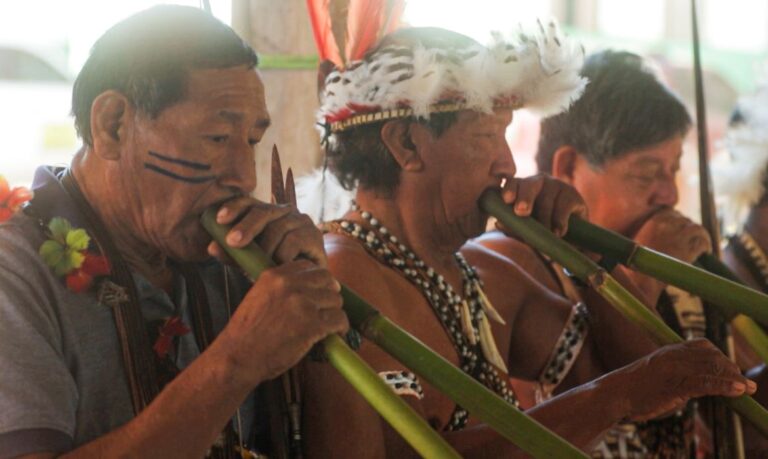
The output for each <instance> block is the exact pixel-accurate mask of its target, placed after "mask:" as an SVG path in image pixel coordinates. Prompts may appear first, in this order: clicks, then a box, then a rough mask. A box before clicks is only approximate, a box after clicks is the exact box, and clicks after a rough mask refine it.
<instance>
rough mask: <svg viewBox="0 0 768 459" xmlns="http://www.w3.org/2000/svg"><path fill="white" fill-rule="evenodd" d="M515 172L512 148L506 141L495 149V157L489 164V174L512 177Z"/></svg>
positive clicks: (501, 177) (498, 176) (497, 176)
mask: <svg viewBox="0 0 768 459" xmlns="http://www.w3.org/2000/svg"><path fill="white" fill-rule="evenodd" d="M516 173H517V166H516V165H515V159H514V158H513V157H512V149H510V148H509V144H507V142H506V141H505V142H503V145H502V146H501V147H500V148H499V149H498V150H497V152H496V158H495V160H494V162H493V164H492V165H491V174H493V176H494V177H496V178H498V179H504V178H512V177H514V176H515V174H516Z"/></svg>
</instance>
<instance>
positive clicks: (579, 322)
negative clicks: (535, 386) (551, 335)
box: [536, 303, 589, 403]
mask: <svg viewBox="0 0 768 459" xmlns="http://www.w3.org/2000/svg"><path fill="white" fill-rule="evenodd" d="M588 322H589V312H588V311H587V308H586V306H584V303H576V304H575V305H573V308H572V309H571V315H570V316H569V317H568V320H567V321H566V323H565V327H564V328H563V332H562V333H561V334H560V337H559V338H558V339H557V343H556V344H555V349H554V351H553V352H552V355H551V356H550V357H549V360H548V361H547V364H546V365H544V370H542V372H541V376H539V384H540V385H541V388H540V390H539V391H537V394H536V398H537V399H538V400H537V403H538V402H540V401H543V400H547V399H548V398H550V397H551V396H552V392H554V390H555V388H557V386H558V385H559V384H560V383H561V382H562V381H563V379H564V378H565V375H567V374H568V372H569V371H571V367H572V366H573V363H574V362H575V361H576V358H577V357H578V356H579V353H580V352H581V348H582V347H583V346H584V341H585V340H586V338H587V331H588Z"/></svg>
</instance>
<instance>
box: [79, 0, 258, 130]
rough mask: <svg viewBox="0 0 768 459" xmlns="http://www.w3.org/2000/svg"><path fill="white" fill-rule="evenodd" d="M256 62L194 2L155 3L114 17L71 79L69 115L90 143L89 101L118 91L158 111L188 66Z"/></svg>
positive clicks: (172, 99) (177, 92)
mask: <svg viewBox="0 0 768 459" xmlns="http://www.w3.org/2000/svg"><path fill="white" fill-rule="evenodd" d="M257 65H258V57H257V56H256V53H255V51H254V50H253V49H252V48H251V47H250V46H249V45H248V44H246V43H245V42H244V41H243V40H242V39H241V38H240V37H238V36H237V34H236V33H235V32H234V31H233V30H232V29H231V28H230V27H229V26H227V25H226V24H224V23H222V22H221V21H219V20H218V19H216V18H214V17H212V16H211V15H210V14H208V13H206V12H204V11H202V10H200V9H197V8H192V7H185V6H178V5H162V6H156V7H153V8H150V9H147V10H144V11H142V12H140V13H137V14H134V15H133V16H131V17H129V18H127V19H125V20H123V21H121V22H119V23H117V24H116V25H114V26H113V27H112V28H110V29H109V30H107V32H105V33H104V35H102V36H101V37H100V38H99V39H98V40H97V41H96V43H95V44H94V45H93V48H92V49H91V54H90V56H89V58H88V60H87V61H86V63H85V65H84V66H83V68H82V70H81V71H80V73H79V74H78V76H77V79H76V80H75V85H74V89H73V91H72V115H74V117H75V127H76V128H77V132H78V134H79V135H80V137H82V139H83V141H84V142H85V143H86V144H88V145H92V142H93V140H92V137H91V126H90V123H91V105H92V104H93V101H94V100H95V99H96V97H98V95H99V94H101V93H103V92H104V91H108V90H115V91H119V92H120V93H122V94H124V95H125V96H126V97H127V98H128V100H129V101H130V102H131V103H132V104H134V105H135V106H136V107H137V108H138V109H139V110H141V111H143V112H145V113H147V114H149V115H150V116H157V114H159V113H160V112H161V111H162V110H163V109H165V108H167V107H169V106H171V105H173V104H174V103H176V102H178V101H180V100H181V99H182V98H183V97H184V95H185V88H186V77H187V73H188V72H189V71H190V70H194V69H217V68H229V67H237V66H246V67H248V68H254V67H256V66H257Z"/></svg>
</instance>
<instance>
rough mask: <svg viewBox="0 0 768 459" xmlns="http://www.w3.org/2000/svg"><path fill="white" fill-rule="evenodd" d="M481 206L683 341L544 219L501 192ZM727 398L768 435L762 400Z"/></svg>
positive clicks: (671, 338) (656, 329) (623, 307)
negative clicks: (522, 212)
mask: <svg viewBox="0 0 768 459" xmlns="http://www.w3.org/2000/svg"><path fill="white" fill-rule="evenodd" d="M480 206H481V208H482V209H483V210H484V211H485V212H487V213H488V214H490V215H492V216H494V217H496V218H497V219H498V220H499V221H500V222H501V223H502V224H503V225H504V226H506V227H507V228H509V229H510V230H511V231H512V232H514V233H515V234H517V235H518V236H520V237H521V238H522V239H523V240H524V241H525V242H526V243H527V244H528V245H530V246H532V247H533V248H534V249H536V250H538V251H540V252H541V253H543V254H546V255H547V256H549V257H550V258H552V259H553V260H555V261H556V262H558V263H560V264H561V265H562V266H564V267H565V268H566V269H568V271H570V272H571V274H573V275H574V276H576V277H577V278H579V279H581V280H582V281H583V282H586V283H587V284H589V285H590V286H591V287H592V288H594V289H595V290H596V291H597V292H598V293H599V294H600V295H602V296H603V297H604V298H605V299H606V300H607V301H608V302H609V303H610V304H611V305H613V306H614V307H616V309H618V310H619V311H620V312H622V313H623V314H624V315H625V316H626V317H627V319H628V320H630V321H632V322H634V323H636V324H638V325H639V326H641V327H643V328H644V329H645V330H646V331H648V332H649V333H650V334H651V337H652V338H653V339H654V340H655V341H656V342H657V343H658V344H662V345H666V344H675V343H680V342H682V341H683V339H682V338H681V337H680V336H678V335H677V334H676V333H675V332H674V331H673V330H672V329H671V328H669V326H667V324H665V323H664V322H663V321H662V320H661V318H659V317H658V316H657V315H655V314H653V313H652V312H651V311H650V310H649V309H648V308H646V307H645V305H643V303H642V302H640V301H639V300H638V299H636V298H635V297H634V296H633V295H632V294H631V293H630V292H628V291H627V290H626V289H625V288H624V287H623V286H622V285H621V284H619V283H618V282H617V281H616V280H615V279H613V277H612V276H611V275H609V274H608V273H606V272H605V270H604V269H602V268H601V267H600V266H598V265H597V263H595V262H593V261H592V260H591V259H589V257H587V256H586V255H584V254H583V253H581V252H579V251H578V250H576V249H575V248H573V247H571V246H570V245H569V244H568V243H567V242H565V241H563V240H562V239H560V238H558V237H556V236H555V235H553V234H552V233H551V232H550V231H549V230H548V229H546V228H545V227H544V226H543V225H542V224H541V223H539V222H537V221H535V220H534V219H532V218H530V217H519V216H517V215H515V214H514V213H513V212H512V210H511V209H510V208H509V206H508V205H507V204H505V203H504V201H503V200H502V199H501V196H500V195H499V193H498V192H495V191H487V192H485V193H484V194H483V196H482V197H481V198H480ZM569 232H570V230H569ZM723 400H724V401H725V403H726V404H728V405H729V406H730V407H731V409H733V410H734V411H736V412H737V413H739V414H740V415H741V416H742V417H743V418H744V419H746V420H748V421H749V422H751V423H752V425H754V426H755V428H757V429H758V430H759V431H760V432H761V433H762V434H763V435H765V436H768V411H766V410H765V409H764V408H763V407H762V406H760V404H759V403H757V402H756V401H755V400H754V399H752V398H751V397H749V396H746V395H742V396H740V397H735V398H724V399H723Z"/></svg>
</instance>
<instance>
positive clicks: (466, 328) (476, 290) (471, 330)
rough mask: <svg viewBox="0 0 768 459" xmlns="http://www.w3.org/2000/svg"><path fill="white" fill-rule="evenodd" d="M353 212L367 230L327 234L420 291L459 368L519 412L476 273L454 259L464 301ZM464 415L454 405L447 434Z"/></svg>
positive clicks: (343, 224)
mask: <svg viewBox="0 0 768 459" xmlns="http://www.w3.org/2000/svg"><path fill="white" fill-rule="evenodd" d="M352 210H353V211H355V212H358V213H359V214H360V215H361V217H362V218H363V219H364V220H365V221H366V222H367V224H368V225H369V226H370V227H369V228H366V227H364V226H362V225H360V224H358V223H355V222H351V221H347V220H337V221H335V222H332V224H331V225H329V229H330V230H331V231H333V232H336V233H340V234H347V235H349V236H352V237H353V238H355V239H358V240H359V241H361V242H362V244H363V246H364V247H365V248H366V250H367V251H368V252H369V253H370V254H372V255H373V256H374V257H376V258H377V259H378V260H379V261H380V262H382V263H384V264H386V265H388V266H390V267H391V268H393V269H395V270H397V271H399V272H400V273H401V274H403V276H404V277H405V278H406V279H407V280H408V281H409V282H411V283H412V284H414V285H415V286H416V287H417V288H418V289H419V290H421V292H422V294H423V295H424V297H425V298H426V299H427V302H429V304H430V305H431V306H432V309H433V311H434V312H435V315H436V316H437V318H438V320H440V323H441V324H442V326H443V329H444V330H445V332H446V333H447V334H448V337H449V338H450V340H451V343H452V344H453V347H454V349H455V350H456V353H457V354H458V356H459V366H460V367H461V369H462V370H463V371H464V372H466V373H467V374H469V375H471V376H472V377H474V378H475V379H477V380H478V381H480V382H481V383H482V384H483V385H485V386H486V387H488V388H489V389H491V390H493V391H494V392H495V393H496V394H498V395H499V396H501V397H502V398H503V399H504V400H505V401H507V402H508V403H510V404H512V405H514V406H515V407H519V405H518V401H517V398H516V397H515V394H514V392H513V390H512V388H511V387H510V385H509V382H508V377H507V375H506V374H503V375H500V374H499V373H500V372H499V369H501V370H503V371H504V372H506V371H507V369H506V364H505V363H504V361H503V359H502V358H501V356H500V354H499V352H498V349H497V348H496V343H495V341H494V340H493V335H492V333H491V328H490V323H489V318H490V319H492V320H495V321H497V322H500V323H504V321H503V319H502V318H501V316H500V315H499V314H498V312H496V310H495V309H493V306H492V305H491V303H490V301H488V298H487V297H486V295H485V293H484V292H483V290H482V281H481V280H480V278H479V277H478V275H477V272H476V271H475V269H474V268H472V267H471V266H470V265H469V263H467V261H466V260H465V259H464V257H463V256H462V255H461V254H459V253H456V254H455V255H454V257H455V259H456V261H457V263H458V264H459V267H460V268H461V274H462V280H463V292H462V293H463V295H464V298H463V299H462V297H461V296H460V295H458V294H457V293H456V292H454V290H453V288H452V287H451V285H450V284H449V283H448V282H446V281H445V278H444V277H443V276H442V275H440V274H437V273H436V272H435V270H434V269H433V268H431V267H430V266H428V265H427V264H426V263H424V261H423V260H421V258H419V257H418V255H416V254H415V253H414V252H413V251H412V250H410V249H409V248H408V247H406V246H405V244H403V243H401V242H400V241H399V240H398V239H397V237H395V236H394V235H393V234H391V233H390V232H389V230H388V229H387V228H386V227H384V226H383V225H381V224H380V223H379V221H378V220H377V219H376V218H374V217H373V216H372V215H371V213H370V212H367V211H361V210H360V209H359V207H358V206H357V204H356V203H355V202H354V201H353V203H352ZM468 416H469V415H468V413H467V410H465V409H464V408H462V407H460V406H456V408H455V409H454V410H453V414H452V415H451V419H450V421H449V423H448V425H447V426H446V428H445V430H447V431H456V430H461V429H462V428H464V427H465V426H466V424H467V419H468Z"/></svg>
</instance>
